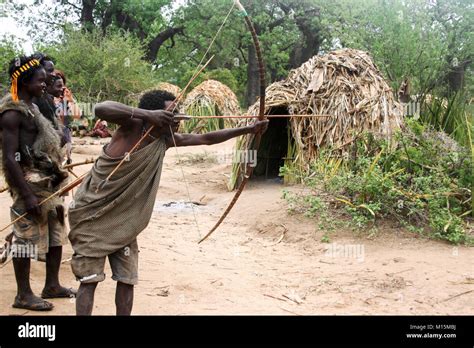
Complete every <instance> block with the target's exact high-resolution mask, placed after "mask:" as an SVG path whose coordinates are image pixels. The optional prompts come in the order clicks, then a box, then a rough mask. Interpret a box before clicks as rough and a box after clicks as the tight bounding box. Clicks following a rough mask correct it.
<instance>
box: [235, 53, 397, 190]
mask: <svg viewBox="0 0 474 348" xmlns="http://www.w3.org/2000/svg"><path fill="white" fill-rule="evenodd" d="M265 104H266V108H265V112H266V113H267V114H270V113H272V109H274V108H279V109H280V110H281V108H286V109H287V110H288V114H289V115H297V114H304V115H321V114H327V115H331V117H328V118H319V117H315V118H292V119H291V120H290V125H291V127H290V128H291V137H292V141H294V142H295V144H296V149H295V153H294V158H293V164H294V165H295V166H303V167H307V164H308V163H309V162H310V161H311V160H313V159H314V158H315V157H316V155H317V154H318V153H319V151H320V149H321V148H323V147H330V148H332V149H334V153H335V154H336V155H339V156H341V155H343V154H346V153H347V152H348V151H349V148H350V146H351V144H352V142H353V140H354V139H355V138H356V137H357V136H358V135H359V134H361V133H362V132H364V131H370V132H372V133H374V134H376V135H377V136H385V137H387V138H388V139H390V138H391V136H392V135H393V133H394V132H395V131H396V130H397V129H399V128H400V127H401V126H402V123H403V107H402V106H401V105H400V104H399V103H398V102H397V101H396V100H395V98H394V95H393V91H392V89H391V88H390V87H389V85H388V83H387V82H386V81H385V80H384V78H383V77H382V74H381V73H380V71H379V69H378V68H377V67H376V66H375V64H374V62H373V61H372V58H371V57H370V55H369V54H368V53H367V52H364V51H359V50H355V49H341V50H337V51H332V52H330V53H328V54H325V55H322V56H314V57H312V58H311V59H310V60H309V61H307V62H306V63H304V64H303V65H301V66H300V67H299V68H297V69H294V70H291V71H290V73H289V75H288V77H287V78H286V79H285V80H283V81H278V82H275V83H273V84H271V85H270V86H268V87H267V89H266V99H265ZM258 107H259V105H258V100H257V102H256V103H255V104H253V105H252V106H251V107H250V108H249V110H248V114H249V115H258ZM243 122H246V123H248V122H251V121H250V120H245V121H243ZM251 141H252V137H246V138H245V140H244V141H240V142H239V143H238V146H240V147H239V149H245V148H247V146H248V145H249V143H250V142H251ZM233 169H234V170H238V171H239V172H240V171H241V169H242V168H240V166H234V168H233ZM238 175H240V174H238ZM232 176H233V177H234V178H235V176H236V173H233V175H232ZM236 181H237V180H234V182H231V183H230V184H229V186H230V188H234V187H235V183H236Z"/></svg>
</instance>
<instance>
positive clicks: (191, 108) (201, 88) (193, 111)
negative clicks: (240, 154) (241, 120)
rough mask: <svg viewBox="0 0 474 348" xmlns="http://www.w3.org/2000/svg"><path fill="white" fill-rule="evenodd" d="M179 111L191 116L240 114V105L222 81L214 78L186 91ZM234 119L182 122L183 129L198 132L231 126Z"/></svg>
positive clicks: (233, 124)
mask: <svg viewBox="0 0 474 348" xmlns="http://www.w3.org/2000/svg"><path fill="white" fill-rule="evenodd" d="M180 110H181V112H183V113H185V114H187V115H192V116H206V115H219V116H231V115H240V114H241V112H240V106H239V101H238V99H237V96H236V95H235V93H234V92H232V90H231V89H230V88H229V87H227V86H226V85H224V84H223V83H221V82H219V81H216V80H206V81H204V82H203V83H201V84H199V85H198V86H196V87H195V88H194V89H193V90H192V91H191V92H189V93H188V95H187V96H186V99H185V100H184V102H183V104H182V105H181V107H180ZM235 124H236V122H235V120H234V119H226V120H225V121H224V120H222V119H220V120H219V119H202V120H196V122H194V123H193V121H188V122H186V123H185V124H184V126H185V127H187V128H186V129H185V131H192V132H194V133H200V132H202V131H210V130H215V129H219V128H224V127H233V126H235Z"/></svg>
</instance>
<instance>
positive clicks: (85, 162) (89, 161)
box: [63, 158, 95, 169]
mask: <svg viewBox="0 0 474 348" xmlns="http://www.w3.org/2000/svg"><path fill="white" fill-rule="evenodd" d="M94 162H95V158H88V159H86V160H85V161H82V162H77V163H71V164H66V165H65V166H63V168H64V169H69V168H74V167H77V166H82V165H84V164H91V163H94Z"/></svg>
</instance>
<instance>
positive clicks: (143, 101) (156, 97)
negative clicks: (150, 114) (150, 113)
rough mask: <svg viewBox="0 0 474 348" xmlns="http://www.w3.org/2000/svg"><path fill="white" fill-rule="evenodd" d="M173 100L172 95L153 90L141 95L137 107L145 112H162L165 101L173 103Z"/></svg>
mask: <svg viewBox="0 0 474 348" xmlns="http://www.w3.org/2000/svg"><path fill="white" fill-rule="evenodd" d="M175 99H176V97H175V96H174V95H173V94H172V93H170V92H167V91H163V90H160V89H155V90H152V91H148V92H145V93H144V94H143V95H142V97H141V98H140V102H139V103H138V107H139V108H140V109H145V110H163V109H164V108H165V102H166V101H173V100H175Z"/></svg>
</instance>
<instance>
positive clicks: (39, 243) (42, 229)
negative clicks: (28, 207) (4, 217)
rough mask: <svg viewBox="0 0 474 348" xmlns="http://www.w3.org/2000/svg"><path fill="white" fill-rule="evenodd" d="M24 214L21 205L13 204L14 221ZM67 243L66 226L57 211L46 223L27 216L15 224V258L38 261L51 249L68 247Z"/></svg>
mask: <svg viewBox="0 0 474 348" xmlns="http://www.w3.org/2000/svg"><path fill="white" fill-rule="evenodd" d="M24 212H25V211H24V209H23V208H22V207H21V205H20V206H19V205H17V204H13V206H12V207H11V209H10V217H11V219H12V221H13V220H14V219H16V218H18V217H19V216H21V215H23V213H24ZM67 242H68V239H67V232H66V226H65V224H62V223H61V222H60V220H59V219H58V215H57V212H56V211H50V212H49V213H48V217H47V219H45V221H44V222H37V221H35V220H33V219H32V218H31V217H29V216H26V217H24V218H22V219H20V220H19V221H17V222H16V223H15V224H13V238H12V244H11V253H12V256H13V257H30V258H34V259H38V257H39V256H41V255H44V254H46V253H47V252H48V251H49V248H50V247H56V246H62V245H66V244H67Z"/></svg>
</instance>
